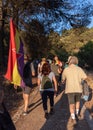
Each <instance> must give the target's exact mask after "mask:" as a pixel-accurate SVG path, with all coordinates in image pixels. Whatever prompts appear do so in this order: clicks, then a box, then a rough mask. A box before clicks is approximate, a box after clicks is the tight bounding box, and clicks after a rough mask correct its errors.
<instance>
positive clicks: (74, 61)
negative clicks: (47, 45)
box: [69, 56, 78, 65]
mask: <svg viewBox="0 0 93 130" xmlns="http://www.w3.org/2000/svg"><path fill="white" fill-rule="evenodd" d="M69 64H75V65H77V64H78V58H77V57H76V56H71V58H70V60H69Z"/></svg>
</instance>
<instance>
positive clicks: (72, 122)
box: [69, 117, 77, 125]
mask: <svg viewBox="0 0 93 130" xmlns="http://www.w3.org/2000/svg"><path fill="white" fill-rule="evenodd" d="M69 123H70V124H72V125H76V124H77V121H76V119H72V118H71V117H70V119H69Z"/></svg>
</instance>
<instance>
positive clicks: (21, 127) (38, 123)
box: [15, 88, 90, 130]
mask: <svg viewBox="0 0 93 130" xmlns="http://www.w3.org/2000/svg"><path fill="white" fill-rule="evenodd" d="M33 97H34V99H33ZM15 126H16V130H90V128H89V126H88V123H87V122H86V120H85V119H81V120H79V122H78V124H77V126H76V127H75V126H73V125H72V124H71V123H70V122H69V110H68V100H67V97H66V95H65V94H64V93H61V94H60V95H59V96H57V97H56V98H55V114H54V115H52V116H50V118H49V119H48V120H46V119H45V118H44V112H43V109H42V101H41V97H40V94H39V92H38V89H37V88H36V89H35V91H34V92H33V93H32V94H31V97H30V103H29V114H28V115H27V116H23V115H21V116H20V118H19V119H18V121H17V122H16V123H15Z"/></svg>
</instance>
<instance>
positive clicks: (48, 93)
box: [38, 56, 88, 123]
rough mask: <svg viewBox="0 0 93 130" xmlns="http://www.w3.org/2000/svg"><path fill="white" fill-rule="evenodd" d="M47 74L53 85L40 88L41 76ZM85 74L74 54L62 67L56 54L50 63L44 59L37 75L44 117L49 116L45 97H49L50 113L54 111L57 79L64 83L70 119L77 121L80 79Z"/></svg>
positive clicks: (85, 76) (83, 78)
mask: <svg viewBox="0 0 93 130" xmlns="http://www.w3.org/2000/svg"><path fill="white" fill-rule="evenodd" d="M44 76H48V77H49V78H50V80H51V82H52V85H53V87H52V88H47V89H44V88H42V87H41V86H42V82H43V77H44ZM87 79H88V78H87V75H86V73H85V72H84V71H83V69H82V68H81V67H79V66H78V58H77V57H76V56H69V58H68V61H67V62H66V64H65V66H64V69H63V67H62V62H61V61H60V60H59V59H58V57H57V56H55V57H54V59H53V62H52V64H49V63H48V62H46V61H44V62H43V65H42V71H41V72H39V75H38V86H39V88H40V93H41V97H42V101H43V109H44V112H45V118H48V117H49V113H48V107H47V97H48V98H49V99H50V114H53V113H54V95H55V94H56V93H57V91H58V87H60V86H59V81H61V82H62V83H63V84H65V93H66V94H67V97H68V102H69V111H70V115H71V121H72V122H73V123H76V122H77V119H78V117H79V110H80V100H81V95H82V81H84V80H86V81H88V80H87Z"/></svg>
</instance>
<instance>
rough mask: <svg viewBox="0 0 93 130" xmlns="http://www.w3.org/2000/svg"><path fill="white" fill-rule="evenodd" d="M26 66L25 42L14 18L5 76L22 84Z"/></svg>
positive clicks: (11, 21)
mask: <svg viewBox="0 0 93 130" xmlns="http://www.w3.org/2000/svg"><path fill="white" fill-rule="evenodd" d="M23 67H24V51H23V43H22V40H21V37H20V35H19V32H18V30H17V28H16V27H15V25H14V23H13V20H10V48H9V57H8V66H7V72H6V74H5V76H4V77H5V78H6V79H8V80H9V81H10V82H11V83H13V84H15V85H17V86H21V82H22V77H23Z"/></svg>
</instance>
